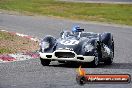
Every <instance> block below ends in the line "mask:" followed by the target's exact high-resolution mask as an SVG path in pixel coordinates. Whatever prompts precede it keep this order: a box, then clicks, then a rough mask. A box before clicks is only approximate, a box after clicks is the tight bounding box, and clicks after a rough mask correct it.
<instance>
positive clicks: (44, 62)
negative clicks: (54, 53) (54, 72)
mask: <svg viewBox="0 0 132 88" xmlns="http://www.w3.org/2000/svg"><path fill="white" fill-rule="evenodd" d="M40 61H41V64H42V65H43V66H48V65H49V64H50V62H51V61H50V60H46V59H42V58H40Z"/></svg>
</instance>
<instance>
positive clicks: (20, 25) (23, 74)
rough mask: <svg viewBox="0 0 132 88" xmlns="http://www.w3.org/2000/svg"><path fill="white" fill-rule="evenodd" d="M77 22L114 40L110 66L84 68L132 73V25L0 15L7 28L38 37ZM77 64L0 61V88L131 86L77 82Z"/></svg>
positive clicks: (100, 71) (126, 85)
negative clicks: (110, 35) (108, 33)
mask: <svg viewBox="0 0 132 88" xmlns="http://www.w3.org/2000/svg"><path fill="white" fill-rule="evenodd" d="M75 24H78V25H80V26H81V27H82V28H84V29H85V31H92V32H111V33H112V34H113V35H114V40H115V58H114V63H113V65H111V66H107V65H103V64H101V65H100V66H99V67H97V68H90V67H88V66H87V67H84V68H85V70H86V72H87V73H93V74H96V73H98V74H100V73H101V74H103V73H107V74H123V73H126V74H130V75H132V27H125V26H122V27H120V26H112V25H106V24H105V25H104V24H96V23H90V22H88V23H87V22H81V21H72V20H63V19H62V20H61V19H56V18H49V17H37V16H16V15H7V14H0V26H1V27H4V28H6V30H8V31H14V32H20V33H24V34H28V35H32V36H36V37H38V38H42V37H43V36H45V35H47V34H50V35H53V36H55V37H57V36H58V35H59V32H60V31H61V30H63V29H70V28H71V27H72V25H75ZM76 68H77V66H73V65H65V64H59V63H58V62H52V63H51V64H50V66H45V67H43V66H42V65H41V64H40V61H39V59H32V60H26V61H20V62H9V63H0V88H131V87H132V83H129V84H86V85H84V86H80V85H78V84H77V83H76V80H75V78H76Z"/></svg>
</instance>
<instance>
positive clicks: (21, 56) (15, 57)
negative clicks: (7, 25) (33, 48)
mask: <svg viewBox="0 0 132 88" xmlns="http://www.w3.org/2000/svg"><path fill="white" fill-rule="evenodd" d="M0 31H3V32H7V33H10V34H13V35H17V36H20V37H24V38H27V39H30V40H32V41H38V42H39V39H38V38H35V37H32V36H29V35H25V34H21V33H17V32H9V31H6V30H0ZM35 58H39V54H38V53H37V52H26V53H16V54H6V55H0V63H4V62H13V61H22V60H29V59H35Z"/></svg>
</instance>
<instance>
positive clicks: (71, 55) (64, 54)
mask: <svg viewBox="0 0 132 88" xmlns="http://www.w3.org/2000/svg"><path fill="white" fill-rule="evenodd" d="M55 56H56V57H57V58H74V57H75V54H74V53H72V52H55Z"/></svg>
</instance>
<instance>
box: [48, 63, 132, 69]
mask: <svg viewBox="0 0 132 88" xmlns="http://www.w3.org/2000/svg"><path fill="white" fill-rule="evenodd" d="M50 66H51V67H64V68H78V67H79V66H81V67H82V68H94V67H91V66H89V65H88V64H87V65H85V64H79V63H76V64H73V63H70V64H69V63H65V64H62V63H58V64H51V65H50ZM96 68H103V69H132V63H113V64H112V65H104V64H103V63H101V64H99V66H98V67H96Z"/></svg>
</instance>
